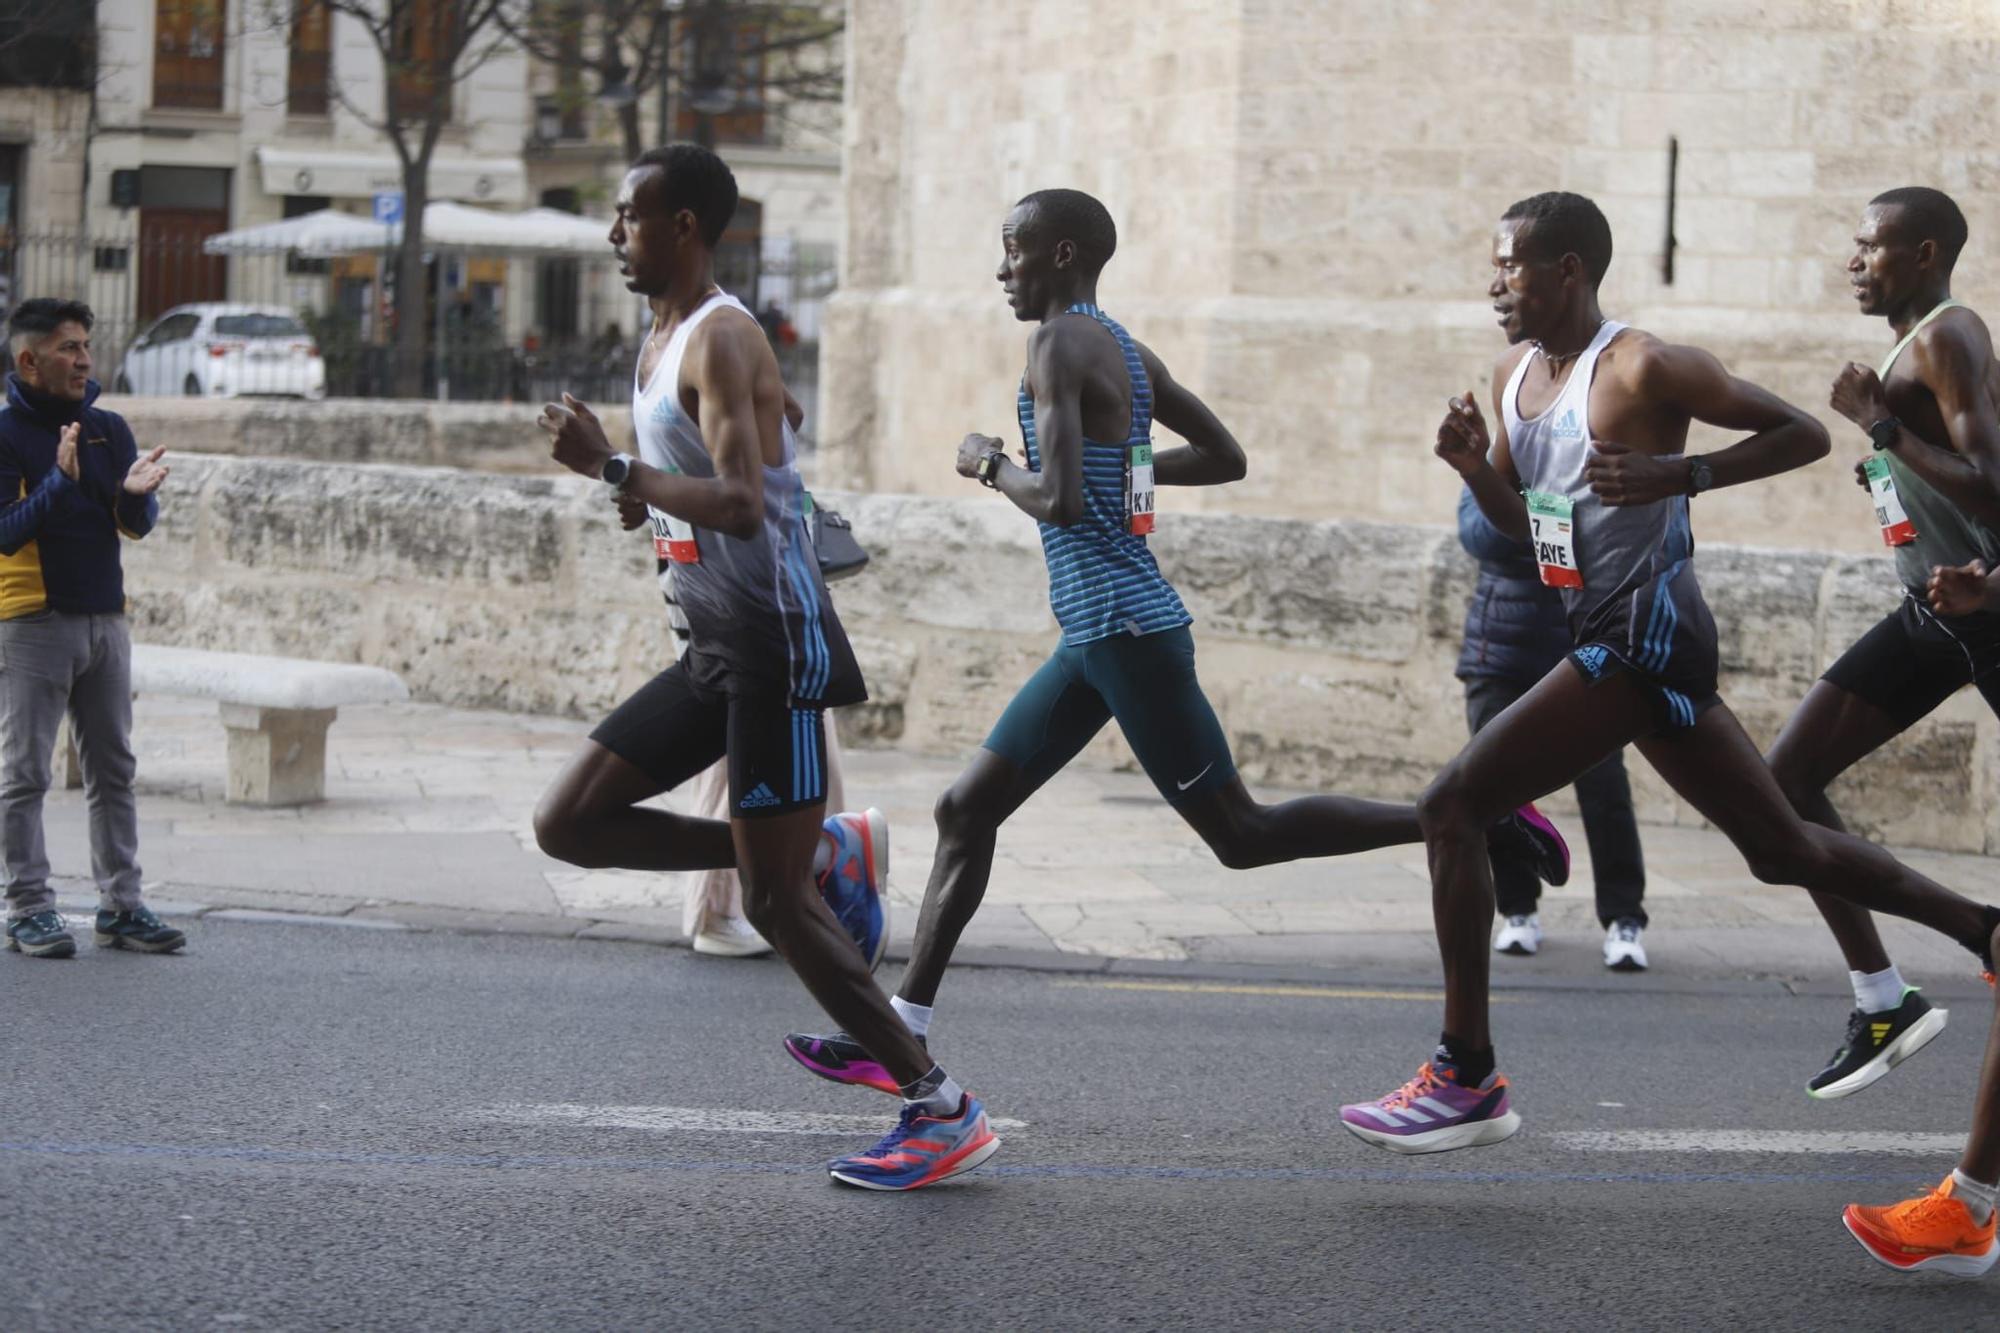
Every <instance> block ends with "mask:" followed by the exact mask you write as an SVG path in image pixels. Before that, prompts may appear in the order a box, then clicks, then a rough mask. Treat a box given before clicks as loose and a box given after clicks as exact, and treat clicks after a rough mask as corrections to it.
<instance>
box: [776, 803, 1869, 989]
mask: <svg viewBox="0 0 2000 1333" xmlns="http://www.w3.org/2000/svg"><path fill="white" fill-rule="evenodd" d="M832 864H833V835H832V834H831V833H821V834H820V835H819V846H817V847H815V848H813V878H814V879H818V878H819V877H820V876H821V875H824V874H825V873H826V869H827V867H828V866H830V865H832ZM1851 975H1859V974H1858V973H1855V974H1851Z"/></svg>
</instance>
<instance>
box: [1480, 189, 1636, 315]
mask: <svg viewBox="0 0 2000 1333" xmlns="http://www.w3.org/2000/svg"><path fill="white" fill-rule="evenodd" d="M1610 267H1611V224H1610V223H1609V222H1606V221H1605V220H1604V214H1603V213H1601V212H1599V211H1598V208H1597V205H1596V204H1593V203H1592V202H1590V200H1588V199H1586V198H1584V197H1583V196H1582V195H1580V194H1570V193H1568V192H1566V191H1562V190H1553V191H1550V192H1549V193H1547V194H1538V195H1534V196H1532V197H1530V198H1527V199H1523V200H1521V201H1520V202H1519V203H1517V204H1514V205H1513V206H1511V207H1510V208H1508V210H1507V211H1506V212H1505V213H1502V214H1501V215H1500V225H1499V226H1498V227H1497V228H1495V229H1494V232H1493V281H1492V282H1491V283H1490V284H1488V286H1487V289H1486V291H1487V295H1489V296H1491V297H1492V298H1493V308H1494V310H1496V311H1498V312H1499V314H1500V327H1501V328H1502V329H1504V330H1505V331H1506V333H1507V341H1508V342H1510V343H1518V342H1523V341H1525V340H1527V339H1530V338H1536V339H1539V338H1542V337H1544V336H1545V335H1546V334H1548V333H1549V332H1550V331H1552V330H1554V329H1557V328H1559V327H1561V324H1562V321H1563V319H1564V317H1565V316H1566V315H1567V314H1568V313H1569V312H1570V311H1572V310H1574V309H1575V308H1576V307H1577V306H1578V305H1579V304H1580V303H1583V302H1587V301H1594V300H1596V298H1597V284H1598V283H1600V282H1602V281H1603V280H1604V274H1605V270H1607V269H1609V268H1610Z"/></svg>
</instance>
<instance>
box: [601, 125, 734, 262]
mask: <svg viewBox="0 0 2000 1333" xmlns="http://www.w3.org/2000/svg"><path fill="white" fill-rule="evenodd" d="M617 207H618V216H617V219H616V220H615V221H613V222H612V224H611V249H612V251H613V252H614V253H615V254H616V255H617V256H618V260H619V264H620V266H621V269H622V271H623V272H624V274H625V285H626V286H627V287H628V288H630V289H631V290H632V291H635V292H638V293H639V294H640V295H641V296H658V295H660V294H661V293H663V292H665V291H667V290H668V289H669V288H670V287H671V286H672V285H673V281H674V279H675V277H677V276H680V275H683V274H686V273H688V272H689V271H690V270H693V271H696V272H699V271H702V270H705V269H706V268H707V266H708V264H709V263H710V258H711V256H712V255H713V254H714V252H715V247H716V244H717V242H719V241H721V239H722V232H723V229H724V228H726V227H727V226H728V225H729V219H730V218H732V217H734V216H735V215H736V176H735V174H734V173H732V172H731V171H730V170H729V166H728V164H727V163H725V162H724V161H723V160H722V159H721V158H719V157H717V156H716V155H715V154H714V153H712V152H710V151H709V150H708V149H706V148H703V147H701V146H700V145H699V144H691V143H670V144H668V145H667V146H666V147H664V148H654V149H651V150H649V151H647V152H645V153H641V154H640V155H639V160H638V161H636V162H634V163H633V164H632V169H631V170H630V171H627V172H626V173H625V182H624V184H622V185H621V186H619V189H618V205H617Z"/></svg>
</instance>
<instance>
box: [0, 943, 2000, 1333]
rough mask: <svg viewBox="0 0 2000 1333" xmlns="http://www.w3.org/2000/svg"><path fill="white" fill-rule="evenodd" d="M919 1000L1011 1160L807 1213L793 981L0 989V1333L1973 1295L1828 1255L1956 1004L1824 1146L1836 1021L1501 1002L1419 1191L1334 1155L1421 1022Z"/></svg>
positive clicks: (1943, 1080)
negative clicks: (1823, 1092)
mask: <svg viewBox="0 0 2000 1333" xmlns="http://www.w3.org/2000/svg"><path fill="white" fill-rule="evenodd" d="M943 1001H944V1003H943V1005H942V1007H941V1008H940V1011H939V1012H940V1016H941V1021H940V1022H939V1024H938V1026H937V1028H936V1030H935V1032H934V1042H935V1049H936V1050H937V1051H938V1052H939V1054H940V1055H941V1056H942V1057H943V1058H944V1059H945V1061H946V1063H947V1065H948V1067H949V1068H951V1069H952V1071H953V1072H954V1073H956V1074H957V1075H958V1076H959V1077H960V1079H961V1080H963V1081H964V1082H966V1083H968V1084H969V1085H970V1086H971V1087H973V1088H974V1090H975V1091H978V1092H980V1093H981V1094H982V1095H984V1096H985V1097H986V1098H987V1101H988V1106H989V1109H990V1112H991V1113H992V1114H993V1115H994V1116H996V1117H1005V1118H1008V1119H1012V1120H1018V1121H1023V1122H1025V1124H1024V1125H1023V1126H1021V1127H1018V1128H1013V1129H1003V1130H1002V1137H1003V1138H1004V1139H1005V1140H1006V1142H1005V1146H1004V1147H1003V1148H1002V1149H1001V1152H1000V1153H999V1155H998V1156H996V1157H995V1158H994V1159H993V1161H992V1162H991V1163H990V1164H989V1166H988V1167H986V1168H984V1169H982V1170H980V1171H979V1172H977V1173H976V1174H974V1175H971V1176H968V1177H965V1178H963V1179H961V1180H959V1181H955V1182H952V1183H950V1184H948V1185H945V1186H942V1187H939V1188H936V1189H932V1190H927V1191H922V1192H919V1193H917V1194H912V1195H901V1196H898V1195H877V1194H869V1193H863V1192H859V1191H852V1190H847V1189H844V1188H841V1187H838V1186H835V1185H832V1184H830V1183H829V1182H828V1180H827V1178H826V1176H825V1174H824V1171H823V1169H822V1164H823V1162H824V1161H825V1160H826V1159H827V1158H829V1157H831V1156H833V1155H836V1154H837V1153H839V1152H843V1151H848V1150H851V1149H852V1148H855V1147H858V1146H862V1145H864V1144H865V1143H867V1142H868V1141H870V1140H872V1138H873V1137H874V1136H875V1133H876V1131H875V1130H874V1129H873V1128H872V1127H869V1126H867V1125H864V1124H860V1123H858V1122H857V1123H853V1124H849V1123H846V1122H842V1121H831V1122H829V1121H822V1120H820V1119H818V1118H817V1117H822V1116H829V1115H830V1116H836V1117H838V1116H867V1115H882V1116H884V1117H886V1115H887V1114H888V1113H890V1112H891V1111H892V1110H893V1103H891V1102H890V1101H889V1100H888V1099H887V1098H883V1097H880V1096H878V1095H876V1094H873V1093H868V1092H865V1091H860V1090H853V1089H844V1088H837V1087H834V1086H832V1085H829V1084H824V1083H821V1082H818V1081H816V1080H814V1079H811V1078H809V1077H808V1076H806V1075H805V1074H804V1073H803V1072H802V1071H800V1070H799V1069H797V1068H796V1067H795V1066H793V1065H792V1063H791V1062H790V1061H789V1060H788V1059H787V1058H786V1057H785V1056H784V1055H783V1053H782V1051H781V1050H780V1049H779V1047H778V1045H777V1038H778V1036H779V1035H781V1034H782V1033H783V1032H784V1031H786V1030H787V1029H788V1028H796V1027H800V1026H817V1025H818V1024H817V1020H816V1019H815V1017H814V1010H813V1008H812V1006H811V1003H810V1001H809V1000H807V998H806V997H805V994H804V992H803V991H802V990H800V989H799V988H798V987H797V985H796V984H795V983H794V982H793V981H792V979H791V977H790V975H789V974H788V973H787V972H786V971H785V970H784V969H783V967H782V966H781V965H778V964H775V963H722V962H716V961H713V960H707V959H701V958H697V957H695V956H693V955H691V954H688V953H685V952H680V951H666V950H660V949H655V948H649V947H644V946H637V945H619V944H606V943H591V942H575V941H558V940H536V939H513V938H495V937H490V936H489V937H470V936H454V935H444V934H433V935H426V934H403V933H389V932H378V931H365V930H358V929H339V928H331V927H309V926H279V925H263V924H225V923H219V922H211V923H204V924H203V925H202V927H201V930H200V933H199V935H198V937H197V939H196V942H195V948H194V949H193V950H192V951H191V952H190V953H189V954H188V955H187V956H185V957H180V958H143V957H138V956H133V955H125V954H113V953H104V952H99V951H96V950H93V949H91V948H89V947H88V945H86V946H85V949H84V952H83V954H82V955H81V956H80V957H79V958H78V959H77V960H76V961H74V962H69V963H51V962H47V961H40V960H29V959H25V958H22V957H20V956H18V955H13V954H7V955H4V956H0V1013H3V1014H4V1015H5V1020H6V1031H7V1034H8V1045H7V1050H6V1053H5V1058H4V1061H0V1328H6V1329H9V1330H40V1329H51V1330H53V1329H77V1328H85V1329H105V1328H166V1329H182V1328H190V1329H192V1328H218V1327H220V1328H228V1327H232V1326H237V1327H245V1328H254V1329H280V1328H284V1329H319V1328H425V1329H456V1328H478V1329H489V1328H587V1329H623V1328H674V1327H686V1328H706V1327H744V1328H814V1329H826V1328H912V1329H915V1328H971V1329H982V1328H1070V1327H1086V1326H1088V1327H1093V1328H1097V1327H1136V1328H1158V1327H1168V1326H1197V1325H1199V1326H1213V1327H1256V1328H1280V1327H1311V1328H1331V1327H1356V1326H1362V1325H1368V1326H1374V1327H1396V1328H1403V1327H1409V1328H1427V1327H1438V1328H1445V1327H1450V1328H1455V1329H1463V1328H1464V1327H1466V1326H1467V1325H1468V1323H1471V1324H1474V1325H1477V1326H1482V1327H1484V1326H1491V1325H1493V1324H1496V1323H1498V1324H1502V1325H1509V1324H1511V1325H1513V1326H1517V1327H1535V1328H1581V1327H1592V1328H1603V1327H1608V1326H1609V1327H1635V1328H1637V1327H1686V1326H1690V1325H1691V1324H1695V1325H1696V1326H1713V1325H1717V1324H1720V1323H1722V1322H1723V1321H1725V1320H1727V1321H1729V1322H1730V1323H1732V1324H1745V1325H1751V1324H1754V1325H1756V1326H1761V1327H1767V1328H1793V1327H1796V1328H1814V1329H1827V1328H1838V1327H1863V1328H1887V1327H1892V1326H1895V1327H1927V1328H1959V1327H1971V1326H1974V1325H1976V1324H1978V1323H1980V1322H1982V1321H1988V1322H1989V1324H1990V1320H1991V1318H1992V1316H1991V1315H1990V1311H1991V1310H1992V1309H1993V1306H1994V1300H1995V1298H1996V1296H2000V1273H1996V1274H1995V1275H1994V1276H1993V1278H1992V1279H1991V1280H1989V1281H1985V1282H1967V1281H1962V1280H1949V1279H1945V1280H1922V1279H1915V1278H1909V1277H1904V1276H1901V1275H1898V1274H1894V1273H1891V1272H1889V1271H1888V1270H1886V1269H1883V1268H1881V1267H1879V1266H1877V1265H1875V1264H1874V1263H1873V1262H1872V1261H1870V1260H1869V1259H1867V1258H1866V1256H1864V1255H1863V1254H1862V1252H1861V1251H1860V1249H1859V1248H1858V1247H1857V1246H1856V1245H1855V1244H1854V1242H1853V1241H1852V1240H1850V1239H1849V1238H1848V1236H1847V1235H1846V1233H1845V1232H1844V1231H1843V1230H1842V1229H1841V1227H1840V1224H1839V1220H1838V1214H1839V1210H1840V1207H1841V1206H1842V1205H1843V1204H1844V1203H1846V1202H1848V1201H1850V1200H1852V1199H1857V1198H1858V1199H1864V1200H1869V1201H1886V1200H1890V1199H1894V1198H1899V1197H1902V1196H1903V1195H1905V1194H1906V1193H1909V1192H1912V1191H1915V1190H1917V1189H1921V1188H1924V1187H1926V1186H1928V1185H1929V1184H1931V1183H1934V1182H1935V1181H1936V1180H1937V1178H1938V1177H1939V1176H1941V1175H1942V1174H1943V1173H1944V1172H1945V1171H1946V1170H1947V1169H1948V1168H1949V1166H1950V1164H1951V1159H1952V1154H1951V1151H1950V1149H1949V1147H1948V1146H1946V1145H1944V1144H1943V1143H1942V1142H1941V1141H1940V1142H1928V1141H1926V1140H1921V1139H1919V1140H1916V1141H1915V1142H1914V1143H1913V1142H1911V1141H1910V1140H1909V1139H1908V1136H1909V1135H1912V1134H1916V1135H1931V1134H1937V1135H1945V1134H1953V1133H1958V1132H1962V1131H1963V1128H1964V1125H1965V1122H1966V1119H1967V1116H1968V1114H1969V1108H1970V1101H1971V1089H1972V1080H1973V1073H1974V1062H1975V1061H1976V1059H1977V1053H1978V1050H1979V1047H1980V1037H1981V1034H1982V1033H1983V1030H1984V1024H1985V1018H1986V1014H1985V1012H1983V1009H1984V1006H1983V1004H1982V1003H1980V1002H1978V1001H1970V1000H1966V1001H1958V1002H1956V1007H1957V1012H1956V1013H1955V1014H1954V1017H1953V1022H1952V1026H1951V1027H1950V1029H1949V1030H1948V1031H1947V1032H1946V1033H1945V1034H1944V1036H1943V1037H1941V1038H1940V1039H1939V1040H1938V1041H1937V1042H1936V1043H1934V1044H1933V1046H1932V1047H1931V1048H1930V1049H1929V1050H1927V1051H1926V1052H1924V1053H1923V1054H1922V1055H1921V1056H1920V1057H1918V1059H1916V1060H1915V1061H1913V1062H1912V1063H1910V1064H1908V1065H1906V1066H1904V1067H1903V1068H1902V1069H1900V1070H1898V1071H1897V1072H1896V1073H1895V1074H1894V1075H1892V1076H1891V1078H1890V1079H1889V1080H1888V1081H1886V1082H1885V1083H1883V1084H1880V1085H1878V1086H1877V1087H1876V1088H1874V1089H1872V1090H1870V1091H1869V1092H1867V1093H1864V1094H1862V1095H1861V1096H1859V1097H1856V1098H1852V1099H1849V1100H1847V1101H1844V1102H1839V1103H1833V1104H1819V1103H1815V1102H1811V1101H1809V1100H1808V1099H1807V1098H1806V1097H1805V1096H1804V1094H1803V1091H1802V1080H1803V1079H1804V1077H1805V1076H1806V1075H1807V1074H1809V1073H1810V1072H1811V1071H1812V1070H1813V1069H1815V1068H1816V1067H1817V1065H1818V1063H1819V1061H1820V1060H1821V1059H1823V1058H1824V1057H1825V1055H1826V1054H1827V1053H1828V1051H1829V1050H1830V1049H1831V1047H1832V1046H1833V1044H1834V1042H1835V1040H1836V1039H1837V1037H1838V1035H1839V1031H1838V1029H1839V1026H1840V1024H1841V1021H1842V1019H1843V1018H1844V1014H1843V1013H1842V1006H1841V1004H1840V1002H1838V1001H1830V1000H1826V999H1811V1000H1807V999H1796V998H1787V997H1780V996H1773V995H1770V994H1764V995H1755V996H1752V995H1728V994H1713V995H1702V994H1692V995H1690V994H1661V993H1658V992H1657V991H1654V992H1648V993H1633V992H1630V991H1619V990H1615V989H1614V990H1607V991H1600V992H1584V993H1578V992H1574V991H1570V992H1557V991H1550V992H1534V991H1529V992H1514V993H1511V994H1510V995H1509V996H1508V997H1507V1000H1506V1002H1505V1003H1504V1005H1503V1006H1502V1007H1500V1008H1498V1009H1496V1019H1497V1020H1498V1035H1499V1042H1500V1053H1501V1056H1502V1060H1503V1067H1504V1068H1505V1069H1507V1070H1508V1071H1509V1073H1510V1075H1511V1076H1512V1077H1513V1078H1514V1080H1515V1083H1516V1086H1517V1088H1518V1098H1519V1100H1518V1107H1519V1109H1520V1110H1521V1112H1522V1113H1523V1116H1524V1118H1525V1120H1526V1128H1525V1129H1524V1131H1523V1132H1522V1133H1521V1134H1520V1135H1519V1136H1517V1137H1516V1138H1515V1139H1514V1140H1513V1141H1511V1142H1509V1143H1507V1144H1504V1145H1500V1146H1497V1147H1492V1148H1484V1149H1478V1150H1473V1151H1469V1152H1460V1153H1449V1154H1442V1155H1439V1156H1435V1157H1428V1158H1419V1159H1408V1158H1399V1157H1394V1156H1391V1155H1389V1154H1386V1153H1383V1152H1381V1151H1379V1150H1377V1149H1374V1148H1370V1147H1368V1146H1366V1145H1364V1144H1362V1143H1361V1142H1360V1141H1358V1140H1356V1139H1354V1138H1352V1137H1350V1136H1349V1135H1347V1134H1346V1133H1345V1132H1344V1131H1342V1130H1341V1129H1340V1128H1339V1127H1338V1125H1337V1124H1336V1122H1335V1119H1334V1114H1333V1111H1334V1107H1335V1106H1336V1105H1337V1103H1338V1102H1340V1101H1343V1100H1352V1099H1356V1098H1360V1097H1363V1096H1367V1095H1372V1094H1379V1093H1380V1092H1383V1091H1385V1090H1387V1088H1388V1087H1389V1086H1390V1085H1391V1084H1393V1083H1396V1082H1400V1081H1401V1080H1402V1079H1404V1078H1406V1077H1407V1076H1408V1075H1409V1074H1410V1073H1411V1072H1412V1070H1413V1069H1414V1067H1415V1065H1416V1064H1417V1062H1418V1061H1419V1060H1420V1059H1421V1058H1422V1057H1423V1056H1424V1055H1425V1054H1426V1052H1427V1051H1428V1049H1429V1046H1430V1044H1431V1042H1432V1041H1434V1039H1435V1033H1436V1026H1437V1021H1438V1006H1437V1003H1436V1001H1435V1000H1434V999H1431V998H1425V997H1423V996H1421V995H1417V996H1410V995H1395V994H1385V993H1382V992H1369V991H1354V992H1346V991H1342V990H1341V989H1340V988H1338V987H1332V986H1322V987H1300V986H1294V985H1268V986H1264V985H1259V984H1257V983H1255V982H1254V981H1251V982H1241V981H1239V982H1233V983H1226V984H1225V983H1216V984H1209V983H1181V982H1176V981H1171V980H1168V981H1127V982H1122V983H1115V984H1114V983H1111V982H1108V981H1107V980H1106V979H1105V978H1102V977H1097V978H1089V979H1082V978H1077V977H1068V976H1062V975H1051V974H1042V973H1027V972H1013V971H995V970H967V971H964V972H962V973H960V974H959V975H957V976H955V977H953V978H952V980H951V981H950V983H949V984H948V985H947V988H946V990H945V993H944V996H943ZM745 1113H754V1114H755V1115H756V1116H758V1117H762V1119H760V1120H759V1121H758V1122H757V1125H758V1127H757V1128H754V1129H753V1130H751V1131H749V1132H744V1131H743V1130H741V1129H740V1128H739V1127H738V1126H739V1125H740V1124H741V1122H742V1118H743V1115H744V1114H745ZM884 1123H885V1124H886V1119H885V1121H884ZM801 1131H805V1132H801ZM1637 1131H1672V1132H1673V1133H1672V1134H1669V1135H1668V1137H1666V1138H1665V1139H1653V1138H1645V1137H1636V1136H1635V1135H1636V1132H1637ZM1782 1131H1797V1132H1803V1133H1804V1134H1805V1135H1806V1136H1807V1137H1805V1138H1802V1139H1794V1140H1776V1139H1771V1138H1769V1137H1759V1136H1768V1134H1769V1133H1771V1132H1782ZM1593 1132H1594V1133H1598V1134H1599V1135H1600V1136H1601V1137H1600V1139H1598V1140H1590V1139H1584V1138H1577V1137H1575V1136H1576V1135H1579V1134H1587V1133H1593ZM1695 1134H1700V1135H1706V1136H1708V1137H1706V1138H1690V1137H1688V1136H1689V1135H1695ZM1717 1134H1729V1135H1735V1136H1737V1138H1736V1139H1731V1140H1717V1139H1715V1137H1714V1136H1715V1135H1717ZM1869 1134H1875V1135H1878V1136H1880V1135H1887V1136H1888V1137H1876V1138H1867V1137H1862V1136H1866V1135H1869ZM1744 1135H1750V1136H1751V1137H1749V1138H1747V1139H1745V1138H1743V1137H1742V1136H1744ZM1719 1143H1726V1144H1729V1145H1734V1146H1749V1147H1752V1148H1757V1149H1758V1150H1756V1151H1740V1152H1739V1151H1717V1150H1715V1148H1716V1147H1717V1145H1718V1144H1719ZM1857 1146H1858V1147H1860V1148H1862V1149H1867V1150H1866V1151H1856V1150H1855V1148H1856V1147H1857ZM1774 1148H1776V1149H1779V1150H1776V1151H1774V1150H1773V1149H1774ZM1885 1148H1887V1149H1891V1150H1892V1151H1883V1149H1885ZM1910 1149H1914V1151H1911V1150H1910ZM1893 1150H1902V1151H1893ZM1697 1321H1698V1323H1697Z"/></svg>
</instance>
